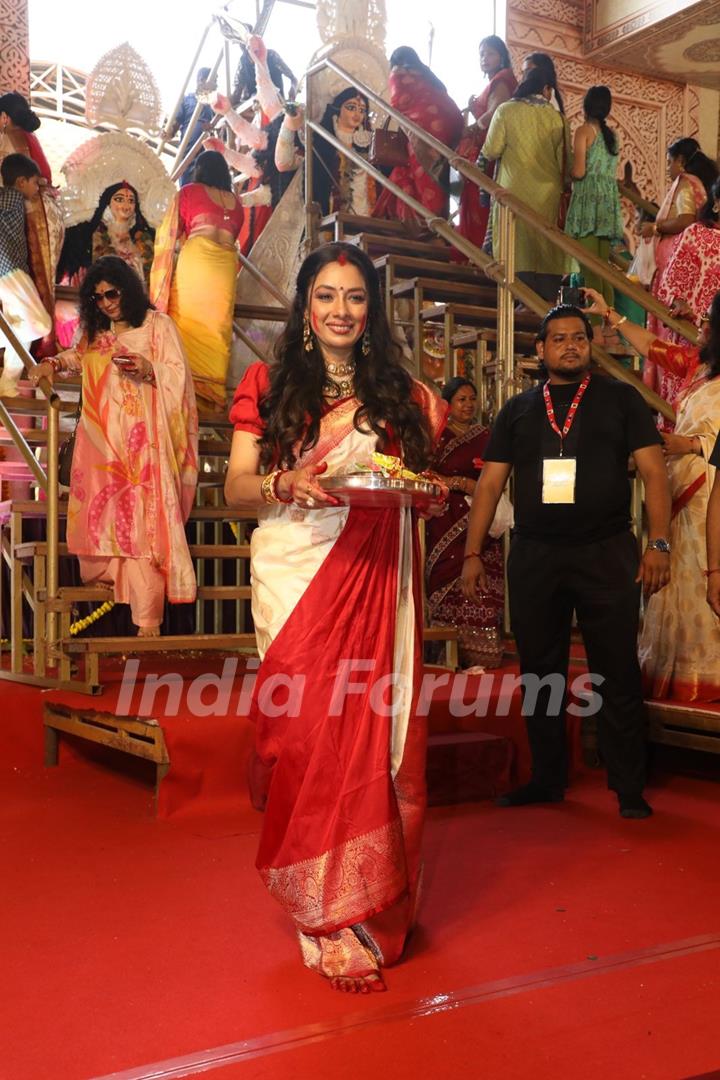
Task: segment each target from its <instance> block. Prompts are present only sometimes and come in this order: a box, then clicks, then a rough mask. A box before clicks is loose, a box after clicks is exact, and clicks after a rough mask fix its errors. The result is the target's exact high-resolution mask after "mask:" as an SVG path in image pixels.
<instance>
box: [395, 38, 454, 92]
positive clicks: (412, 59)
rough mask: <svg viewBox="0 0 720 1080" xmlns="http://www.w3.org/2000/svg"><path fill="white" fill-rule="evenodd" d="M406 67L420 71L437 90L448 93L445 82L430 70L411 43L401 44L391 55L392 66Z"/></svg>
mask: <svg viewBox="0 0 720 1080" xmlns="http://www.w3.org/2000/svg"><path fill="white" fill-rule="evenodd" d="M398 66H401V67H406V68H410V70H411V71H418V72H419V73H420V74H421V75H422V77H423V78H424V79H425V81H426V82H429V83H430V84H431V85H432V86H434V87H435V89H436V90H442V92H443V93H444V94H447V87H446V86H445V83H444V82H441V81H440V79H438V77H437V75H436V74H435V73H434V72H433V71H431V70H430V68H429V67H428V66H427V64H423V62H422V60H421V59H420V57H419V56H418V54H417V53H416V52H415V50H414V49H411V48H410V46H409V45H400V46H399V47H398V48H397V49H395V50H394V51H393V54H392V56H391V57H390V67H391V68H393V67H398Z"/></svg>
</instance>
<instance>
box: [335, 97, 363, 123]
mask: <svg viewBox="0 0 720 1080" xmlns="http://www.w3.org/2000/svg"><path fill="white" fill-rule="evenodd" d="M366 116H367V105H366V104H365V102H364V101H363V99H362V98H361V97H353V98H348V100H347V101H344V102H343V103H342V105H341V106H340V112H339V114H338V124H339V125H340V127H341V128H343V129H344V130H345V131H357V129H358V128H359V127H362V126H363V124H364V123H365V117H366Z"/></svg>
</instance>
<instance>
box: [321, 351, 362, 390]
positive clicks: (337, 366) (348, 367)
mask: <svg viewBox="0 0 720 1080" xmlns="http://www.w3.org/2000/svg"><path fill="white" fill-rule="evenodd" d="M354 392H355V364H354V363H352V362H350V363H348V364H342V363H335V362H334V361H332V360H328V361H326V363H325V384H324V386H323V394H324V395H325V397H327V398H346V397H352V395H353V393H354Z"/></svg>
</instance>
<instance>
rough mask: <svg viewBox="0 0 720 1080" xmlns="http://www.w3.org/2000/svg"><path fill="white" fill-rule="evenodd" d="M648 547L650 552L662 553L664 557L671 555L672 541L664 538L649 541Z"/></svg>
mask: <svg viewBox="0 0 720 1080" xmlns="http://www.w3.org/2000/svg"><path fill="white" fill-rule="evenodd" d="M647 546H648V550H649V551H650V550H652V551H662V553H663V555H669V554H670V541H669V540H665V539H664V537H662V536H661V537H659V538H658V539H657V540H648V543H647Z"/></svg>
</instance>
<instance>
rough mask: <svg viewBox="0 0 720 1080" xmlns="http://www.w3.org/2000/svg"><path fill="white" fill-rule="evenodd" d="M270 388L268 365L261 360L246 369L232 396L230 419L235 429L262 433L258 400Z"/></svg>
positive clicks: (256, 433) (257, 433)
mask: <svg viewBox="0 0 720 1080" xmlns="http://www.w3.org/2000/svg"><path fill="white" fill-rule="evenodd" d="M269 388H270V375H269V373H268V366H267V364H264V363H263V362H262V360H258V361H257V362H256V363H255V364H251V365H250V367H249V368H248V369H247V371H246V372H245V374H244V375H243V377H242V379H241V380H240V384H239V385H238V388H237V390H236V391H235V396H234V397H233V403H232V405H231V407H230V421H231V423H232V424H233V427H234V429H235V431H249V432H250V433H251V434H252V435H258V436H260V435H262V434H263V431H264V429H265V428H264V424H263V421H262V420H261V418H260V401H261V400H262V398H263V397H264V396H265V394H266V393H267V391H268V390H269Z"/></svg>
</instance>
